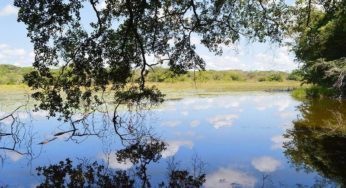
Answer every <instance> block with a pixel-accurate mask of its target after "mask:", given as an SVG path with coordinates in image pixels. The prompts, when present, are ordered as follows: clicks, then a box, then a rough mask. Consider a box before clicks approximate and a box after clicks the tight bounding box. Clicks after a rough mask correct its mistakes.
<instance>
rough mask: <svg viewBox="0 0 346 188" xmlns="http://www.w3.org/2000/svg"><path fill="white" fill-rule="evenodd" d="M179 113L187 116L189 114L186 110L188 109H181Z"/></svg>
mask: <svg viewBox="0 0 346 188" xmlns="http://www.w3.org/2000/svg"><path fill="white" fill-rule="evenodd" d="M181 115H183V116H188V115H189V112H188V111H182V112H181Z"/></svg>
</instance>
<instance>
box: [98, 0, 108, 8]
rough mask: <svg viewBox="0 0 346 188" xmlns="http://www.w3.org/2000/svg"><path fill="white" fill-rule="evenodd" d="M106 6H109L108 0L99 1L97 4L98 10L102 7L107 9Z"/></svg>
mask: <svg viewBox="0 0 346 188" xmlns="http://www.w3.org/2000/svg"><path fill="white" fill-rule="evenodd" d="M106 6H107V4H106V1H105V0H101V1H99V3H98V4H97V6H96V8H97V9H98V10H101V9H105V8H106Z"/></svg>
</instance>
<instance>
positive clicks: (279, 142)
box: [271, 135, 291, 150]
mask: <svg viewBox="0 0 346 188" xmlns="http://www.w3.org/2000/svg"><path fill="white" fill-rule="evenodd" d="M290 140H291V139H290V138H285V137H284V136H282V135H276V136H273V137H272V138H271V141H272V142H273V145H272V147H271V148H272V149H273V150H275V149H282V148H283V144H284V143H285V142H289V141H290Z"/></svg>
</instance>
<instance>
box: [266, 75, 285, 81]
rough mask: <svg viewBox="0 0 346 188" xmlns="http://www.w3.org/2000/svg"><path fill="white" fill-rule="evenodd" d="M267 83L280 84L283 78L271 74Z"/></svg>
mask: <svg viewBox="0 0 346 188" xmlns="http://www.w3.org/2000/svg"><path fill="white" fill-rule="evenodd" d="M268 81H276V82H282V81H284V78H283V76H282V75H281V74H272V75H270V76H269V78H268Z"/></svg>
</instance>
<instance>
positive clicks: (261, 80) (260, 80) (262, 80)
mask: <svg viewBox="0 0 346 188" xmlns="http://www.w3.org/2000/svg"><path fill="white" fill-rule="evenodd" d="M258 81H259V82H265V81H267V79H266V78H265V77H260V78H258Z"/></svg>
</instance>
